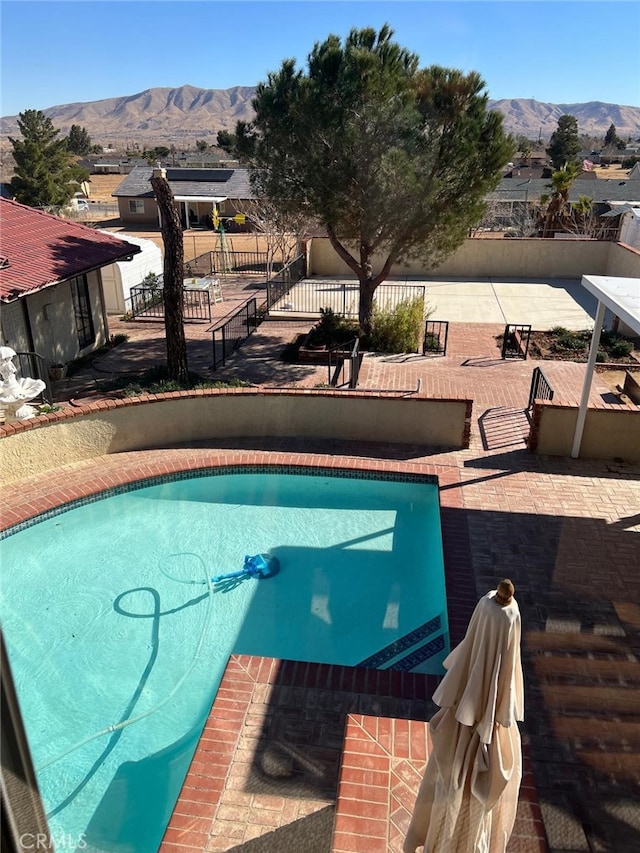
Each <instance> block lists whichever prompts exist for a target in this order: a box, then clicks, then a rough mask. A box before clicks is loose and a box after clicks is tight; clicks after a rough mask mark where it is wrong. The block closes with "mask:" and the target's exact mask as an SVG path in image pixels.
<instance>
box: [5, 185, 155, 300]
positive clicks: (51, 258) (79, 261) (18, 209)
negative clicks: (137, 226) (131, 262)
mask: <svg viewBox="0 0 640 853" xmlns="http://www.w3.org/2000/svg"><path fill="white" fill-rule="evenodd" d="M139 251H140V247H139V246H134V245H133V244H131V243H127V242H126V241H125V240H120V239H118V238H116V237H110V236H108V235H107V234H100V233H99V232H98V231H94V230H93V228H87V227H86V226H85V225H78V224H77V223H76V222H69V221H68V220H66V219H60V217H58V216H52V215H51V214H49V213H43V212H42V211H40V210H34V209H33V208H32V207H26V206H25V205H24V204H18V202H16V201H11V200H10V199H5V198H2V199H0V258H2V259H3V263H2V264H0V299H2V300H4V301H6V302H8V301H10V300H11V299H16V298H17V297H18V296H22V295H24V294H25V293H33V292H34V291H36V290H41V289H42V288H44V287H48V286H50V285H52V284H56V283H57V282H59V281H64V280H65V279H67V278H72V277H73V276H76V275H81V274H82V273H86V272H89V271H90V270H93V269H96V268H97V267H103V266H106V265H108V264H112V263H113V262H114V261H117V260H121V259H122V258H126V257H128V256H130V255H135V254H137V253H138V252H139ZM5 261H6V263H5Z"/></svg>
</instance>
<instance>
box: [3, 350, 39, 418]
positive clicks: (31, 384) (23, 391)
mask: <svg viewBox="0 0 640 853" xmlns="http://www.w3.org/2000/svg"><path fill="white" fill-rule="evenodd" d="M15 355H16V351H15V350H13V349H11V347H0V376H1V377H2V380H1V381H0V405H1V406H3V407H4V410H5V418H4V420H5V423H11V421H16V420H18V421H21V420H24V419H25V418H32V417H33V416H34V415H35V413H36V410H35V409H34V408H33V406H29V405H28V400H33V398H34V397H37V396H38V394H39V393H40V392H41V391H43V390H44V388H45V383H44V382H43V381H42V379H32V378H31V377H30V376H25V377H24V378H23V379H18V378H17V377H16V366H15V364H14V363H13V359H14V358H15Z"/></svg>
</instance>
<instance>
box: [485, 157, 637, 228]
mask: <svg viewBox="0 0 640 853" xmlns="http://www.w3.org/2000/svg"><path fill="white" fill-rule="evenodd" d="M551 192H552V190H551V179H550V178H542V177H526V176H525V175H522V174H521V175H517V174H515V173H514V174H513V177H504V178H502V180H501V181H500V183H499V184H498V186H497V187H496V188H495V190H493V192H491V193H489V194H488V195H487V202H488V213H487V217H486V218H487V221H488V220H489V219H491V224H496V225H498V226H500V225H503V226H504V227H505V228H510V227H516V228H517V227H518V224H519V223H521V222H522V223H524V222H526V221H530V219H531V217H532V211H533V210H534V209H535V207H536V206H537V205H538V204H539V203H540V198H541V196H545V195H546V196H548V195H549V194H550V193H551ZM582 196H584V197H586V198H590V199H591V200H592V201H593V207H594V211H595V214H596V216H598V217H601V216H603V214H605V213H607V212H608V211H610V210H612V209H613V208H614V207H615V206H616V205H621V204H627V205H630V206H632V207H637V206H640V170H638V172H633V173H632V174H630V175H629V177H611V178H597V177H595V174H594V173H593V172H583V173H582V175H581V176H580V177H579V178H578V179H577V180H576V181H574V182H573V183H572V184H571V188H570V190H569V201H571V202H577V201H578V200H579V199H580V197H582ZM604 224H605V225H606V224H607V223H606V222H605V223H604ZM616 233H617V229H616V228H615V227H614V228H613V230H611V233H610V239H615V238H616ZM523 236H528V235H527V234H526V233H525V234H524V235H523Z"/></svg>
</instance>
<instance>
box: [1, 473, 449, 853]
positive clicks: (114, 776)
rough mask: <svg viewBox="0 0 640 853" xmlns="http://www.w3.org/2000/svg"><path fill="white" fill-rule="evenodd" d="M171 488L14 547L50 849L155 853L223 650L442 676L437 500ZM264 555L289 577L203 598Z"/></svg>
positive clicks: (308, 486)
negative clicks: (55, 841)
mask: <svg viewBox="0 0 640 853" xmlns="http://www.w3.org/2000/svg"><path fill="white" fill-rule="evenodd" d="M167 480H168V481H166V482H159V483H157V484H156V485H151V486H145V487H143V488H137V487H134V488H131V489H130V490H128V491H125V490H123V491H122V493H119V494H113V495H110V496H108V497H104V498H102V499H98V500H90V501H89V502H83V503H82V505H80V506H74V507H73V508H71V509H67V510H66V511H64V512H58V513H56V514H51V515H50V517H45V518H43V519H42V520H39V521H38V523H36V524H33V525H30V526H25V527H24V529H20V530H19V531H17V532H15V533H13V534H12V535H9V536H7V538H5V539H4V540H3V541H2V543H1V555H2V568H3V571H2V580H1V588H0V591H1V595H0V617H1V619H2V624H3V630H4V633H5V637H6V641H7V646H8V649H9V655H10V660H11V664H12V670H13V675H14V680H15V682H16V688H17V691H18V696H19V699H20V703H21V709H22V714H23V717H24V720H25V725H26V729H27V735H28V737H29V741H30V745H31V750H32V753H33V757H34V763H35V765H36V769H37V775H38V780H39V784H40V787H41V793H42V795H43V799H44V802H45V807H46V809H47V813H48V816H49V823H50V827H51V829H52V831H53V833H54V835H56V834H61V833H62V834H64V835H65V837H66V838H67V839H68V840H69V839H75V840H76V841H77V846H78V847H79V848H80V849H87V848H92V849H94V850H103V851H132V853H133V851H135V853H147V851H149V853H151V851H155V850H156V849H157V847H158V844H159V842H160V839H161V838H162V834H163V832H164V828H165V826H166V823H167V821H168V819H169V817H170V815H171V811H172V809H173V806H174V803H175V800H176V798H177V795H178V793H179V791H180V787H181V785H182V781H183V779H184V775H185V773H186V770H187V768H188V765H189V761H190V759H191V756H192V754H193V750H194V749H195V746H196V744H197V740H198V737H199V734H200V731H201V728H202V726H203V724H204V721H205V719H206V717H207V714H208V712H209V710H210V706H211V702H212V701H213V698H214V696H215V693H216V690H217V687H218V684H219V682H220V679H221V677H222V674H223V672H224V668H225V665H226V662H227V659H228V657H229V655H230V654H232V653H239V654H255V655H265V656H269V657H276V658H288V659H294V660H309V661H318V662H325V663H337V664H347V665H358V664H363V665H367V666H375V667H379V668H386V667H395V668H400V669H406V670H414V671H415V670H417V671H421V672H429V673H440V672H442V660H443V659H444V657H445V656H446V654H447V653H448V650H449V642H448V623H447V613H446V598H445V587H444V573H443V558H442V542H441V533H440V515H439V505H438V493H437V486H436V485H434V484H432V483H429V482H425V481H424V480H419V479H418V478H416V481H415V482H406V481H400V480H397V479H379V478H377V479H370V478H365V479H362V478H360V477H355V476H346V477H345V476H337V475H336V472H317V473H316V474H315V475H313V476H309V475H308V474H304V475H303V474H298V473H294V474H291V473H285V472H281V473H273V472H269V473H264V472H262V471H260V470H252V472H251V473H240V472H238V473H218V474H216V475H207V476H193V474H191V475H189V476H186V477H185V478H183V479H169V478H167ZM258 553H268V554H271V555H273V556H276V557H277V558H278V560H279V561H280V566H281V570H280V572H279V574H277V575H276V576H275V577H273V578H269V579H264V580H256V579H254V578H245V579H241V580H236V581H228V582H223V583H220V584H215V585H214V586H213V588H212V589H211V591H210V589H209V588H208V587H207V585H206V583H204V581H205V578H206V576H208V577H211V576H213V575H217V574H221V573H223V572H226V571H233V570H236V569H240V568H241V567H242V565H243V561H244V557H245V555H247V554H251V555H253V554H258ZM194 581H195V583H194ZM131 721H134V722H131ZM114 726H117V727H118V728H115V729H113V727H114ZM110 728H111V730H110ZM100 732H102V734H100V735H99V736H98V737H92V736H93V735H94V734H96V733H100ZM83 742H84V744H83V745H82V746H81V747H80V748H77V749H74V746H75V745H77V744H79V743H83ZM59 756H64V757H62V758H60V759H59V760H57V759H58V757H59ZM65 846H66V849H69V848H70V847H71V846H74V845H71V844H69V841H67V843H66V845H65Z"/></svg>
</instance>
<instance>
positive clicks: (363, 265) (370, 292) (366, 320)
mask: <svg viewBox="0 0 640 853" xmlns="http://www.w3.org/2000/svg"><path fill="white" fill-rule="evenodd" d="M327 235H328V237H329V242H330V243H331V245H332V246H333V248H334V249H335V251H336V252H337V254H338V255H339V257H341V258H342V260H343V261H344V262H345V263H346V264H347V266H348V267H350V268H351V269H352V270H353V271H354V273H355V274H356V275H357V276H358V281H359V282H360V307H359V309H358V325H359V326H360V328H361V330H362V331H363V332H364V333H365V334H366V335H369V334H371V326H372V322H373V297H374V294H375V292H376V288H377V287H378V285H379V284H381V283H382V282H383V281H385V279H386V278H387V277H388V275H389V272H390V270H391V267H392V265H393V261H394V257H395V256H394V254H393V253H392V252H390V253H389V255H388V256H387V259H386V261H385V262H384V264H383V267H382V269H381V270H380V272H379V273H378V274H377V275H374V274H373V265H372V262H371V260H372V256H373V251H372V249H371V247H369V246H366V245H364V244H362V243H361V244H360V263H358V262H357V261H356V259H355V258H354V257H353V255H352V254H351V253H350V252H348V251H347V249H345V247H344V246H343V245H342V243H341V242H340V241H339V240H338V238H337V237H336V234H335V231H334V230H333V228H332V227H331V226H327Z"/></svg>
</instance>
